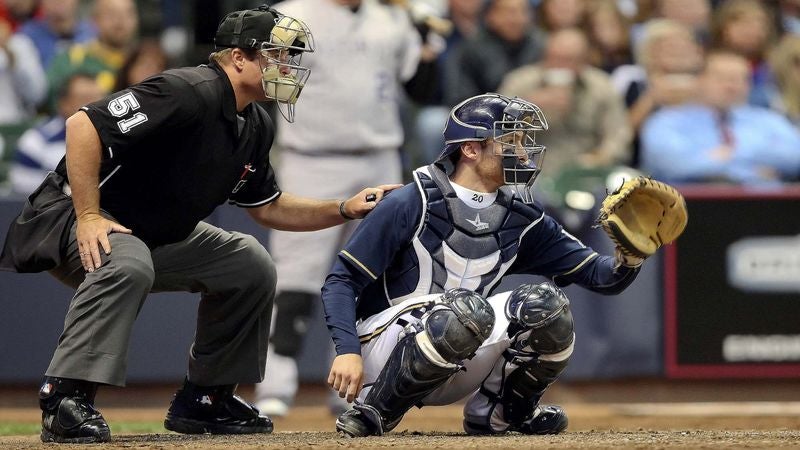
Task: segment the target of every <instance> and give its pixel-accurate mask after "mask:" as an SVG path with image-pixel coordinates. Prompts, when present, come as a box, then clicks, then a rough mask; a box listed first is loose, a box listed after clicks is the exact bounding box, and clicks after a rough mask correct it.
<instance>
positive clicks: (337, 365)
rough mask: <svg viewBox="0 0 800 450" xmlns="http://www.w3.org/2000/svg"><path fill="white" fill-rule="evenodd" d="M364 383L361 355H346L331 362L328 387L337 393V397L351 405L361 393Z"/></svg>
mask: <svg viewBox="0 0 800 450" xmlns="http://www.w3.org/2000/svg"><path fill="white" fill-rule="evenodd" d="M363 381H364V363H363V360H362V359H361V355H357V354H355V353H346V354H344V355H339V356H337V357H336V359H334V360H333V365H331V373H330V375H328V385H329V386H330V387H332V388H333V389H334V390H336V391H339V397H341V398H346V399H347V402H348V403H352V402H353V400H355V398H356V397H358V393H359V392H361V388H362V386H363V384H362V383H363Z"/></svg>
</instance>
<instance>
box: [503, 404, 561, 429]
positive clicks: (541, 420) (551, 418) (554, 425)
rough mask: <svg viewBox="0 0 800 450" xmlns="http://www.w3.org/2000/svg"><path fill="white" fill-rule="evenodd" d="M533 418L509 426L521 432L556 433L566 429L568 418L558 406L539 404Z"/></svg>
mask: <svg viewBox="0 0 800 450" xmlns="http://www.w3.org/2000/svg"><path fill="white" fill-rule="evenodd" d="M536 409H537V413H536V414H534V416H533V418H531V419H528V420H526V421H525V422H522V423H521V424H520V425H517V426H513V427H511V430H510V431H519V432H520V433H523V434H558V433H561V432H562V431H564V430H566V429H567V425H569V419H568V418H567V413H565V412H564V410H563V409H562V408H561V407H560V406H555V405H539V406H538V407H537V408H536Z"/></svg>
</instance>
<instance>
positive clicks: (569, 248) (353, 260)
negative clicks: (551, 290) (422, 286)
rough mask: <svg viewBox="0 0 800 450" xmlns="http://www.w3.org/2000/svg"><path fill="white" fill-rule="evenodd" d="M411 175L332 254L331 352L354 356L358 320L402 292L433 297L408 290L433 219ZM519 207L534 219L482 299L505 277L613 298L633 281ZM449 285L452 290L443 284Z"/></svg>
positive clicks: (326, 290) (629, 273) (328, 285)
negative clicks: (538, 278)
mask: <svg viewBox="0 0 800 450" xmlns="http://www.w3.org/2000/svg"><path fill="white" fill-rule="evenodd" d="M418 172H419V171H418ZM418 172H415V177H417V181H418V183H412V184H409V185H406V186H404V187H402V188H400V189H397V190H395V191H393V192H392V193H391V194H390V195H388V196H386V197H385V198H384V199H383V200H382V201H381V202H380V203H379V204H378V206H377V207H376V208H375V209H374V210H373V211H372V212H371V213H370V214H369V215H368V216H367V217H366V218H365V219H364V220H363V221H362V223H361V224H360V225H359V227H358V228H357V229H356V231H355V232H354V233H353V235H352V236H351V238H350V240H349V241H348V242H347V244H346V245H345V247H344V249H342V251H341V252H339V254H338V255H337V258H336V261H335V263H334V266H333V269H332V271H331V273H330V274H329V275H328V277H327V279H326V282H325V285H324V286H323V288H322V299H323V304H324V308H325V319H326V321H327V324H328V328H329V330H330V331H331V334H332V336H333V340H334V342H335V343H336V351H337V353H338V354H344V353H360V343H359V339H358V335H357V333H356V321H357V320H359V319H364V318H366V317H369V316H372V315H374V314H376V313H378V312H380V311H383V310H384V309H386V308H388V307H389V306H391V305H392V304H396V303H397V302H399V301H402V300H403V299H404V298H407V297H404V295H406V294H408V295H422V294H427V293H432V292H424V293H421V292H419V289H417V290H416V291H415V289H416V288H417V287H418V283H417V281H418V280H419V278H420V276H421V274H422V275H423V276H424V275H425V274H424V273H422V272H424V268H423V269H422V270H421V269H420V264H418V263H417V264H415V262H417V261H416V257H415V255H417V254H419V251H418V250H419V247H420V240H419V239H418V237H419V233H420V230H422V229H423V224H424V222H425V221H423V214H424V215H425V216H424V217H425V220H426V221H435V220H439V219H436V218H433V214H431V208H430V205H428V204H427V203H426V197H425V196H424V195H423V194H422V193H421V191H422V189H420V184H419V181H420V178H419V173H418ZM523 207H524V208H528V210H526V214H527V216H526V217H532V218H533V219H532V220H528V221H527V223H525V224H523V225H524V226H523V227H521V228H520V227H519V226H517V228H518V229H519V230H520V231H516V233H517V234H518V235H519V237H518V238H517V240H515V241H514V243H513V244H514V245H513V246H512V248H513V249H514V250H516V251H515V254H514V255H512V256H511V258H510V259H508V260H507V261H506V262H505V263H504V264H498V265H500V266H501V270H500V271H499V272H498V273H497V274H496V278H495V279H493V280H491V281H490V282H487V283H484V284H482V285H481V288H480V289H478V290H479V291H480V293H482V294H483V295H489V293H490V292H491V290H492V289H493V288H494V287H496V286H497V285H498V283H499V281H500V278H502V276H504V275H507V274H531V275H542V276H546V277H548V278H551V279H553V281H554V282H555V283H556V284H558V285H560V286H565V285H568V284H571V283H575V284H578V285H580V286H583V287H586V288H588V289H591V290H594V291H597V292H601V293H617V292H619V291H621V290H623V289H624V288H625V287H627V286H628V285H629V284H630V283H631V282H632V281H633V280H634V278H635V275H636V273H637V272H638V269H629V268H625V267H616V266H617V262H616V259H615V258H613V257H611V256H603V255H599V254H597V252H595V251H594V250H592V249H591V248H589V247H587V246H585V245H584V244H583V243H582V242H580V241H579V240H578V239H576V238H575V237H573V236H572V235H570V234H569V233H567V232H566V231H564V230H563V228H562V227H561V225H560V224H558V223H557V222H556V221H555V220H554V219H553V218H551V217H550V216H548V215H546V214H545V213H544V212H543V211H542V209H541V208H539V207H537V206H535V205H523ZM517 208H519V204H517ZM516 217H519V216H516ZM516 220H517V221H519V218H517V219H516ZM517 225H519V224H517ZM502 233H503V230H501V231H500V234H502ZM442 238H443V239H444V238H445V237H444V236H443V237H442ZM414 247H416V250H417V252H414V251H412V250H414ZM496 272H497V271H496ZM451 287H457V286H451V285H449V286H446V288H451Z"/></svg>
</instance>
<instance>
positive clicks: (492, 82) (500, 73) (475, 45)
mask: <svg viewBox="0 0 800 450" xmlns="http://www.w3.org/2000/svg"><path fill="white" fill-rule="evenodd" d="M532 15H533V13H532V10H531V4H530V2H529V1H528V0H489V2H488V4H487V6H486V14H485V23H484V26H483V28H482V29H481V30H480V31H479V32H478V34H477V35H475V37H473V38H472V39H470V40H468V41H465V42H464V44H463V45H462V46H461V48H460V49H459V50H458V53H457V55H454V60H453V64H452V65H451V66H450V69H449V70H448V71H447V75H446V78H445V80H444V83H445V103H446V104H448V105H455V104H456V103H458V102H459V101H461V100H463V99H465V98H468V97H472V96H475V95H478V94H482V93H484V92H492V91H496V90H497V87H498V86H500V83H501V82H502V81H503V77H504V76H505V74H506V73H508V72H509V71H511V70H513V69H515V68H517V67H520V66H522V65H525V64H530V63H534V62H536V61H538V60H539V58H540V57H541V54H542V47H543V46H544V41H545V36H544V34H542V33H541V32H540V31H538V30H537V29H536V27H534V25H533V21H532Z"/></svg>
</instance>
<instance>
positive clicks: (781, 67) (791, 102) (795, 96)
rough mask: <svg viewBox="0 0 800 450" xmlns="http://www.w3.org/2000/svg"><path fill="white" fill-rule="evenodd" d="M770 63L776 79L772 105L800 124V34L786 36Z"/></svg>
mask: <svg viewBox="0 0 800 450" xmlns="http://www.w3.org/2000/svg"><path fill="white" fill-rule="evenodd" d="M769 63H770V67H771V71H772V73H773V74H774V80H775V86H774V90H773V95H772V98H771V101H770V106H771V107H772V109H774V110H776V111H780V112H782V113H783V114H784V115H785V116H786V117H787V118H788V119H789V120H790V121H791V122H792V123H794V124H795V126H800V36H798V35H794V34H787V35H786V36H784V37H783V39H781V41H780V43H779V44H778V46H777V47H775V49H774V50H773V51H772V53H771V54H770V58H769Z"/></svg>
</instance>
